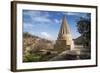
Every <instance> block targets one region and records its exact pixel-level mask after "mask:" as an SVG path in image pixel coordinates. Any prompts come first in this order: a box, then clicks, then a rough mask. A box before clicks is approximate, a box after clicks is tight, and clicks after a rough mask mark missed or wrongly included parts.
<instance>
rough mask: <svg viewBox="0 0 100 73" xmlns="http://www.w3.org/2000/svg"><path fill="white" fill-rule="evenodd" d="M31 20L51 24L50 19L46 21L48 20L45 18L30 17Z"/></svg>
mask: <svg viewBox="0 0 100 73" xmlns="http://www.w3.org/2000/svg"><path fill="white" fill-rule="evenodd" d="M32 20H34V21H36V22H48V23H50V22H51V20H50V19H48V18H46V17H42V16H41V17H38V16H37V17H32Z"/></svg>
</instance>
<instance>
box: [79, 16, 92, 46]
mask: <svg viewBox="0 0 100 73" xmlns="http://www.w3.org/2000/svg"><path fill="white" fill-rule="evenodd" d="M77 29H78V32H79V33H80V34H81V37H82V40H83V45H84V47H86V48H90V46H91V44H90V42H91V18H90V14H87V15H86V17H85V18H84V17H80V19H79V20H78V22H77Z"/></svg>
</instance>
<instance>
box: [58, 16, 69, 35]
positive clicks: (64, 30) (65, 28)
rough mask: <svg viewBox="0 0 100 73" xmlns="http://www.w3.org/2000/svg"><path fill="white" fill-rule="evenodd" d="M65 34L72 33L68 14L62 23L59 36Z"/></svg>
mask: <svg viewBox="0 0 100 73" xmlns="http://www.w3.org/2000/svg"><path fill="white" fill-rule="evenodd" d="M63 34H70V28H69V25H68V21H67V19H66V16H64V17H63V20H62V24H61V27H60V31H59V35H58V36H61V35H63Z"/></svg>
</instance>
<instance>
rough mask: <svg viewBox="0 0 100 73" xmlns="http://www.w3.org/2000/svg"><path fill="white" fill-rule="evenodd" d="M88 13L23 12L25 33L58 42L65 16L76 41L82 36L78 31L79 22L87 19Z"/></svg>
mask: <svg viewBox="0 0 100 73" xmlns="http://www.w3.org/2000/svg"><path fill="white" fill-rule="evenodd" d="M86 15H87V13H78V12H58V11H57V12H56V11H36V10H23V32H29V33H31V34H33V35H36V36H39V37H42V38H46V39H50V40H56V39H57V36H58V33H59V29H60V26H61V22H62V18H63V16H66V18H67V20H68V23H69V26H70V29H71V35H72V38H73V39H75V38H77V37H78V36H80V34H79V33H78V30H77V27H76V25H77V20H79V18H80V17H84V18H85V17H86Z"/></svg>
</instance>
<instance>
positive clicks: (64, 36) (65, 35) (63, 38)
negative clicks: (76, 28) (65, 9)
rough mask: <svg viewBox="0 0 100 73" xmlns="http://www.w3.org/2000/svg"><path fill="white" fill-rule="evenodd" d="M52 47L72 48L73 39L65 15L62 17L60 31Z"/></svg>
mask: <svg viewBox="0 0 100 73" xmlns="http://www.w3.org/2000/svg"><path fill="white" fill-rule="evenodd" d="M54 48H55V49H56V50H57V49H61V50H62V51H64V50H72V49H73V48H74V41H73V39H72V36H71V30H70V27H69V24H68V21H67V18H66V16H64V17H63V20H62V24H61V27H60V31H59V33H58V37H57V40H56V43H55V45H54Z"/></svg>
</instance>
